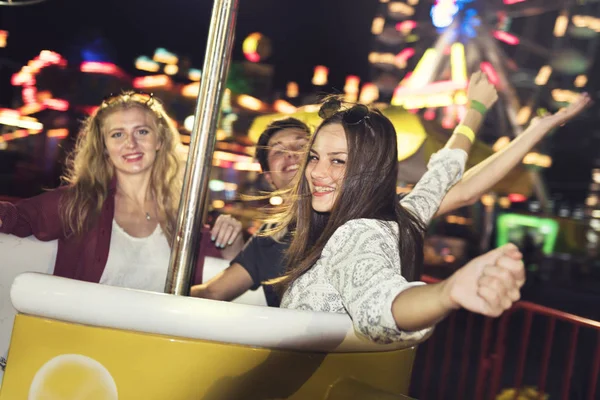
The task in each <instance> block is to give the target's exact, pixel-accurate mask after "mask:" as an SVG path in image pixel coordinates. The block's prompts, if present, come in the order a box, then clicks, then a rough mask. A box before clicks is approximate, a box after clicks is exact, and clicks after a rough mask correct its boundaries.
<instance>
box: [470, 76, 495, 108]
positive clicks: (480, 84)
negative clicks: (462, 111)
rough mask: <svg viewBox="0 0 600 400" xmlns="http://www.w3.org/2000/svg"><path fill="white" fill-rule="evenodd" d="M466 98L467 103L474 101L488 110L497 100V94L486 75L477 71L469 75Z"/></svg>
mask: <svg viewBox="0 0 600 400" xmlns="http://www.w3.org/2000/svg"><path fill="white" fill-rule="evenodd" d="M467 98H468V99H469V101H470V100H476V101H478V102H480V103H482V104H483V105H484V106H485V108H487V109H488V110H489V109H490V108H492V106H493V105H494V104H495V103H496V101H497V100H498V92H497V91H496V87H495V86H494V85H493V84H492V83H490V81H489V80H488V77H487V75H486V74H485V73H484V72H483V71H477V72H475V73H474V74H473V75H471V79H470V81H469V88H468V90H467Z"/></svg>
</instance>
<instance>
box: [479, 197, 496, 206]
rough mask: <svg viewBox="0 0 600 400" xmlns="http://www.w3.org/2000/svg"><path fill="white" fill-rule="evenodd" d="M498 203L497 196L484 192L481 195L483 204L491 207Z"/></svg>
mask: <svg viewBox="0 0 600 400" xmlns="http://www.w3.org/2000/svg"><path fill="white" fill-rule="evenodd" d="M495 203H496V198H495V197H494V196H492V195H491V194H484V195H483V196H481V204H483V205H484V206H486V207H491V206H493V205H494V204H495Z"/></svg>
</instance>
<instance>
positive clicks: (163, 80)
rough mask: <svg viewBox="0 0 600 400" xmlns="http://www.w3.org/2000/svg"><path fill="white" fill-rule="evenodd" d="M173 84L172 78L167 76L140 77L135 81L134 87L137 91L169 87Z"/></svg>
mask: <svg viewBox="0 0 600 400" xmlns="http://www.w3.org/2000/svg"><path fill="white" fill-rule="evenodd" d="M171 84H172V82H171V78H169V77H168V76H167V75H149V76H140V77H138V78H135V79H134V80H133V87H134V88H136V89H146V88H159V87H168V86H171Z"/></svg>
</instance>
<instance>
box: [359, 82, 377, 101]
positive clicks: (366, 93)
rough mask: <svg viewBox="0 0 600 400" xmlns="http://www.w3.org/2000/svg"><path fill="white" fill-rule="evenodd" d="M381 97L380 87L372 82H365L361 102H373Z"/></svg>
mask: <svg viewBox="0 0 600 400" xmlns="http://www.w3.org/2000/svg"><path fill="white" fill-rule="evenodd" d="M378 98H379V88H378V87H377V86H376V85H374V84H372V83H365V84H364V85H363V87H362V91H361V92H360V99H359V102H361V103H363V104H371V103H373V102H375V101H377V99H378Z"/></svg>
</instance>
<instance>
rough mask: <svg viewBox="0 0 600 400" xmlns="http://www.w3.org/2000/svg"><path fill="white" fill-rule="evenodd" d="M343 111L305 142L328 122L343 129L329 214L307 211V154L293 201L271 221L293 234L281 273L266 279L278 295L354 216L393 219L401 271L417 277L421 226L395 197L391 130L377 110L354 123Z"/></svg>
mask: <svg viewBox="0 0 600 400" xmlns="http://www.w3.org/2000/svg"><path fill="white" fill-rule="evenodd" d="M345 113H346V112H345V111H338V112H336V113H335V114H333V115H332V116H331V117H329V118H326V119H325V120H324V121H323V122H322V123H321V125H320V126H319V128H317V130H316V132H315V134H314V135H313V137H312V139H311V142H310V147H312V145H313V143H314V141H315V139H316V137H317V136H318V135H319V132H320V130H321V129H322V128H323V127H325V126H328V125H332V124H339V125H341V126H342V127H343V129H344V132H345V133H346V140H347V142H348V158H347V161H346V171H345V176H344V179H343V183H342V185H341V189H339V190H340V192H339V194H338V197H337V199H336V201H335V204H334V205H333V208H332V211H331V213H319V212H316V211H314V210H313V209H312V205H311V193H310V189H309V185H308V181H307V180H306V178H305V171H306V167H307V164H308V155H307V156H306V158H305V160H304V162H303V164H302V168H301V169H300V170H299V171H298V174H297V175H296V178H295V185H294V187H293V189H292V190H291V193H290V195H291V198H292V199H294V200H295V201H289V202H288V203H287V204H286V207H285V208H284V211H283V213H282V214H280V215H279V218H278V219H277V221H278V222H279V226H278V228H277V231H279V232H281V231H285V230H289V231H291V232H292V234H293V239H292V242H291V245H290V247H289V249H288V251H287V254H286V256H287V272H286V274H285V275H284V276H283V277H281V278H278V279H276V280H273V281H271V282H270V283H273V284H275V285H276V288H277V291H278V292H280V293H284V292H285V290H287V288H288V287H289V286H290V285H291V284H292V283H293V282H294V281H295V280H296V279H298V278H299V277H300V276H302V275H303V274H304V273H305V272H306V271H308V270H309V269H310V268H311V267H312V266H313V265H314V264H315V263H316V262H317V260H318V259H319V258H320V257H321V253H322V251H323V248H324V247H325V245H326V244H327V241H328V240H329V239H330V238H331V236H332V235H333V233H334V232H335V231H336V229H338V228H339V227H340V226H342V225H343V224H345V223H346V222H348V221H350V220H353V219H359V218H371V219H377V220H382V221H395V222H397V223H398V227H399V235H398V250H399V253H400V254H399V255H400V262H401V265H402V271H401V273H402V275H403V276H404V277H405V278H406V279H407V280H408V281H413V280H416V279H419V277H420V275H421V269H422V264H423V240H424V239H423V234H424V231H425V226H424V223H423V222H422V221H421V220H419V219H418V217H417V216H415V215H414V214H412V213H411V212H409V211H407V210H405V209H404V208H403V207H402V205H400V203H399V201H398V196H397V194H396V184H397V177H398V147H397V139H396V130H395V129H394V126H393V125H392V123H391V121H390V120H389V119H388V118H386V117H385V116H384V115H383V114H382V113H381V112H380V111H379V110H376V109H368V111H367V113H366V118H365V119H363V120H362V121H361V122H359V123H354V124H349V123H347V122H346V121H345V118H344V116H345ZM310 147H309V148H310ZM277 231H276V232H275V234H277ZM390 234H393V233H392V232H390Z"/></svg>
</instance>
